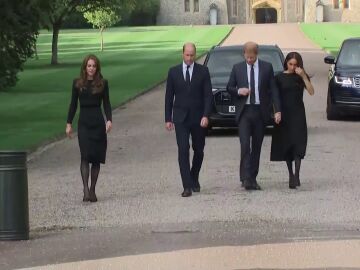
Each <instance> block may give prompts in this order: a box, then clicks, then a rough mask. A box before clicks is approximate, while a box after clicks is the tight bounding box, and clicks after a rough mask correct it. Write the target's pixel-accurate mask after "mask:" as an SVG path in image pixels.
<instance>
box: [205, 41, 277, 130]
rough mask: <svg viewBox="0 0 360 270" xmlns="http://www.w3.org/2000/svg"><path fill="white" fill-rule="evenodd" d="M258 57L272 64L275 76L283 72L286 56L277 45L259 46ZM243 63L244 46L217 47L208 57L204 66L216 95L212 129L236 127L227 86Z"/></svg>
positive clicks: (232, 105) (211, 116) (233, 107)
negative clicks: (233, 70)
mask: <svg viewBox="0 0 360 270" xmlns="http://www.w3.org/2000/svg"><path fill="white" fill-rule="evenodd" d="M258 57H259V59H261V60H264V61H267V62H269V63H271V64H272V66H273V69H274V73H275V74H277V73H279V72H282V71H283V63H284V55H283V53H282V51H281V50H280V48H279V47H278V46H277V45H259V54H258ZM241 61H244V55H243V46H242V45H237V46H224V47H218V46H216V47H214V48H212V49H211V50H210V51H209V53H208V54H207V56H206V59H205V62H204V65H205V66H207V67H208V68H209V71H210V77H211V83H212V87H213V89H212V91H213V95H214V108H213V112H212V114H211V115H210V127H233V126H236V122H235V114H236V111H235V110H236V108H235V105H234V102H233V101H232V98H231V96H230V94H229V93H228V92H227V91H226V86H227V83H228V80H229V77H230V73H231V70H232V68H233V66H234V65H235V64H236V63H239V62H241Z"/></svg>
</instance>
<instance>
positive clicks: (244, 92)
mask: <svg viewBox="0 0 360 270" xmlns="http://www.w3.org/2000/svg"><path fill="white" fill-rule="evenodd" d="M249 94H250V89H249V88H239V89H238V95H239V96H248V95H249Z"/></svg>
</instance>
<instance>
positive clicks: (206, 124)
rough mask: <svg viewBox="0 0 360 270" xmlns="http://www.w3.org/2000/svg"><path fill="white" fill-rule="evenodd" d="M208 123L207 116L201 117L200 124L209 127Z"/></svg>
mask: <svg viewBox="0 0 360 270" xmlns="http://www.w3.org/2000/svg"><path fill="white" fill-rule="evenodd" d="M208 125H209V119H208V118H207V117H205V116H204V117H203V118H201V121H200V126H201V127H203V128H207V127H208Z"/></svg>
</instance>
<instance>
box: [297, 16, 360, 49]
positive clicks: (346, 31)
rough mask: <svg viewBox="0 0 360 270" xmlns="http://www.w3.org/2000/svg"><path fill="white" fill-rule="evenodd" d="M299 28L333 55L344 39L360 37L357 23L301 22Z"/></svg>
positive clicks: (359, 28)
mask: <svg viewBox="0 0 360 270" xmlns="http://www.w3.org/2000/svg"><path fill="white" fill-rule="evenodd" d="M301 29H302V31H303V32H304V33H305V35H307V36H308V37H309V38H310V39H311V40H312V41H314V42H315V43H316V44H318V45H319V46H321V47H322V48H323V49H324V50H326V51H327V52H329V53H331V54H334V55H336V54H337V53H338V50H339V47H340V45H341V43H342V41H343V40H344V39H346V38H350V37H360V24H359V23H318V24H316V23H312V24H305V23H303V24H301Z"/></svg>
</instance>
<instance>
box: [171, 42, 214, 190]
mask: <svg viewBox="0 0 360 270" xmlns="http://www.w3.org/2000/svg"><path fill="white" fill-rule="evenodd" d="M195 57H196V47H195V44H192V43H186V44H185V45H184V46H183V62H182V63H181V64H180V65H177V66H174V67H172V68H170V70H169V73H168V78H167V84H166V94H165V125H166V129H167V130H169V131H171V130H173V129H174V127H175V133H176V141H177V145H178V159H179V167H180V174H181V179H182V182H183V187H184V191H183V193H182V194H181V196H182V197H189V196H191V195H192V191H193V192H200V184H199V172H200V168H201V164H202V161H203V158H204V147H205V133H206V127H207V126H208V124H209V119H208V117H209V114H210V112H211V110H212V102H213V95H212V87H211V81H210V74H209V70H208V69H207V67H204V66H202V65H200V64H197V63H195V62H194V61H195ZM190 135H191V140H192V148H193V150H194V156H193V160H192V166H191V168H190V158H189V149H190V144H189V139H190Z"/></svg>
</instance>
